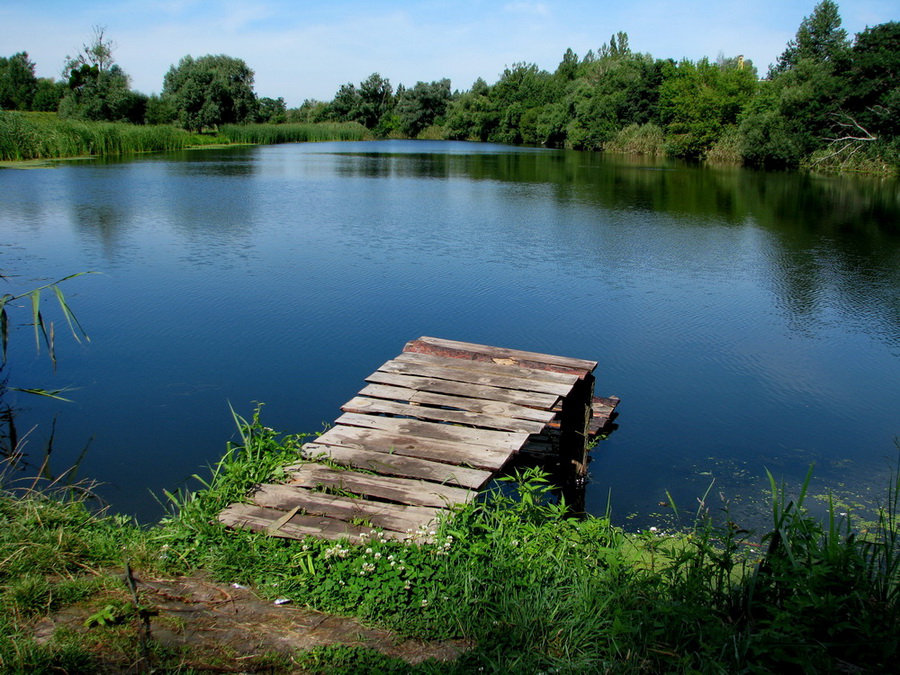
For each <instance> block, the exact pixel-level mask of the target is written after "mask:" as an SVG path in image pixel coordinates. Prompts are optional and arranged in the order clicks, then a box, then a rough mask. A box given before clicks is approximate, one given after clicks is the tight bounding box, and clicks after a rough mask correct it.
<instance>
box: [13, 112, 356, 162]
mask: <svg viewBox="0 0 900 675" xmlns="http://www.w3.org/2000/svg"><path fill="white" fill-rule="evenodd" d="M365 138H368V132H367V130H366V128H365V127H363V126H362V125H360V124H358V123H356V122H352V123H342V124H326V123H322V124H248V125H223V126H222V127H221V128H220V129H219V132H218V133H217V134H214V135H209V134H203V135H201V134H194V133H190V132H188V131H185V130H183V129H178V128H176V127H173V126H168V125H134V124H127V123H121V122H115V123H114V122H82V121H76V120H67V119H61V118H59V117H57V116H56V114H55V113H19V112H0V161H22V160H31V159H60V158H65V157H82V156H114V155H128V154H134V153H139V152H164V151H170V150H182V149H184V148H188V147H197V146H204V145H210V144H229V143H261V144H268V143H299V142H310V141H356V140H363V139H365Z"/></svg>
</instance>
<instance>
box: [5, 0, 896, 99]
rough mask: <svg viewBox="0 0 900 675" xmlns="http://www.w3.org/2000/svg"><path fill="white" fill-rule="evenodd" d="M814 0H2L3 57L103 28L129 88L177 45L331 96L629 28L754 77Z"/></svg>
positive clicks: (172, 59)
mask: <svg viewBox="0 0 900 675" xmlns="http://www.w3.org/2000/svg"><path fill="white" fill-rule="evenodd" d="M814 6H815V0H802V1H801V0H745V1H744V2H736V1H734V0H732V1H730V2H709V1H708V0H706V1H704V2H700V1H699V0H680V1H679V2H669V1H664V0H616V1H614V2H613V1H610V0H593V1H590V0H571V1H568V2H555V1H550V0H547V1H545V2H504V1H502V0H501V1H500V2H488V1H487V0H453V1H446V0H402V1H398V2H379V1H378V0H369V1H364V0H346V1H345V0H331V1H329V0H316V1H315V2H310V1H307V0H294V1H290V0H247V1H243V2H241V1H237V0H234V1H227V0H226V1H225V2H213V1H211V0H163V1H157V0H116V1H112V0H108V1H100V2H98V1H92V0H83V1H81V2H78V1H76V2H72V1H71V0H67V1H66V2H62V1H61V0H0V55H3V56H9V55H11V54H14V53H16V52H19V51H23V50H24V51H27V52H28V53H29V55H30V57H31V59H32V61H34V62H35V63H36V64H37V74H38V75H39V76H41V77H59V72H60V70H61V68H62V64H63V62H64V60H65V57H66V55H67V54H74V53H75V52H76V51H77V50H78V49H79V47H80V46H81V45H82V44H83V43H85V42H87V41H89V39H90V37H91V34H92V27H93V26H95V25H102V26H105V28H106V31H107V35H108V36H109V37H110V38H111V39H112V40H113V41H114V42H115V43H116V44H117V50H116V52H115V58H116V61H117V62H118V63H119V65H121V66H122V68H124V70H125V71H126V72H127V73H128V74H129V75H130V76H131V77H132V86H133V88H135V89H137V90H139V91H143V92H145V93H148V94H150V93H158V92H159V91H160V89H161V88H162V80H163V76H164V75H165V73H166V71H167V70H168V69H169V67H170V66H171V65H172V64H175V63H177V62H178V60H179V59H180V58H181V57H182V56H184V55H186V54H191V55H192V56H195V57H196V56H203V55H205V54H228V55H230V56H236V57H239V58H242V59H244V60H245V61H246V62H247V64H248V65H249V66H250V67H251V68H252V69H253V70H254V71H255V73H256V91H257V93H258V94H259V95H260V96H271V97H273V98H274V97H278V96H283V97H284V99H285V101H286V102H287V104H288V105H289V106H291V107H293V106H298V105H300V104H301V103H302V102H303V100H304V99H306V98H319V99H324V100H330V99H331V98H332V97H333V96H334V93H335V92H336V91H337V89H338V87H339V86H340V85H341V84H344V83H346V82H354V83H359V82H360V81H361V80H363V79H365V78H366V77H367V76H368V75H369V74H370V73H372V72H379V73H381V75H383V76H384V77H387V78H388V79H390V81H391V83H392V84H393V85H394V86H395V87H396V86H397V85H398V84H401V83H402V84H405V85H407V86H411V85H413V84H415V83H416V82H417V81H419V80H424V81H431V80H436V79H440V78H442V77H449V78H450V79H451V81H452V86H453V88H454V89H468V88H469V87H470V86H471V84H472V82H474V80H475V79H476V78H477V77H483V78H484V79H485V80H487V82H488V83H493V82H495V81H496V80H497V78H498V77H499V75H500V74H501V73H502V72H503V69H504V68H505V67H506V66H508V65H511V64H513V63H516V62H519V61H527V62H531V63H536V64H537V65H538V66H539V67H541V68H544V69H547V70H551V71H552V70H554V69H555V68H556V66H557V64H558V63H559V61H560V59H561V58H562V55H563V53H564V52H565V50H566V48H568V47H571V48H572V49H573V50H575V52H576V53H577V54H578V55H579V56H582V55H584V53H585V52H587V51H588V50H589V49H593V50H595V51H596V50H597V48H598V47H599V46H600V45H601V44H603V43H606V42H608V41H609V38H610V35H611V34H613V33H615V32H617V31H625V32H627V33H628V36H629V41H630V44H631V48H632V49H633V50H634V51H641V52H647V53H650V54H652V55H653V56H654V57H656V58H674V59H681V58H689V59H692V60H696V59H699V58H702V57H704V56H708V57H710V58H711V59H715V58H716V57H717V56H718V54H719V53H720V52H721V53H723V54H724V55H725V56H736V55H738V54H743V55H744V56H745V57H746V58H749V59H752V60H753V62H754V64H755V65H756V66H757V68H758V69H759V71H760V73H761V74H764V73H765V71H766V70H767V68H768V65H769V64H770V63H772V62H773V61H774V60H775V59H776V58H777V56H778V55H779V54H780V53H781V52H782V51H783V50H784V47H785V44H786V43H787V41H788V40H790V39H791V38H792V37H793V36H794V34H795V33H796V31H797V27H798V26H799V25H800V22H801V21H802V20H803V17H804V16H806V15H808V14H810V13H811V12H812V9H813V7H814ZM839 6H840V8H841V16H842V18H843V21H844V28H846V29H847V31H848V32H849V33H850V35H851V36H852V35H853V34H854V33H856V32H858V31H861V30H862V29H864V28H865V27H866V26H867V25H868V26H874V25H876V24H879V23H884V22H886V21H892V20H900V5H898V2H897V0H845V1H844V2H840V0H839Z"/></svg>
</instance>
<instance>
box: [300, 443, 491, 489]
mask: <svg viewBox="0 0 900 675" xmlns="http://www.w3.org/2000/svg"><path fill="white" fill-rule="evenodd" d="M303 452H304V456H305V457H306V458H307V459H312V460H315V459H317V458H318V457H319V456H321V455H324V456H325V457H328V458H330V459H331V460H332V461H334V462H336V463H338V464H341V465H343V466H350V467H353V468H355V469H362V470H364V471H374V472H376V473H380V474H384V475H387V476H399V477H400V478H418V479H421V480H426V481H430V482H432V483H440V484H446V485H455V486H458V487H463V488H468V489H470V490H478V489H480V488H481V487H483V486H484V485H486V484H487V482H488V481H489V480H490V479H491V476H492V475H493V473H492V472H491V471H484V470H482V469H470V468H468V467H463V466H453V465H451V464H441V463H440V462H431V461H428V460H427V459H419V458H418V457H404V456H402V455H388V454H386V453H383V452H373V451H371V450H362V449H358V448H347V447H342V446H338V445H316V444H314V443H307V444H306V445H304V446H303Z"/></svg>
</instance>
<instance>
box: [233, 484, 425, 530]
mask: <svg viewBox="0 0 900 675" xmlns="http://www.w3.org/2000/svg"><path fill="white" fill-rule="evenodd" d="M250 498H251V499H252V500H253V503H254V504H256V505H257V506H263V507H266V508H270V509H278V510H279V511H282V512H285V511H290V510H291V509H295V508H298V507H299V508H300V509H302V510H303V511H304V512H305V515H310V516H328V517H329V518H336V519H337V520H346V521H353V520H365V521H367V522H368V523H369V524H370V526H371V527H378V528H381V529H384V530H393V531H395V532H407V531H408V530H417V529H419V528H421V527H427V526H429V525H430V524H431V523H432V522H433V521H435V519H436V518H437V516H438V513H439V512H440V511H441V510H442V509H435V508H429V507H424V506H403V505H401V504H389V503H387V502H376V501H371V500H365V499H352V498H348V497H341V496H338V495H329V494H325V493H324V492H313V491H312V490H308V489H306V488H303V487H298V486H296V485H275V484H271V483H269V484H266V485H261V486H260V487H259V489H258V490H257V491H256V492H254V493H253V494H252V495H251V496H250Z"/></svg>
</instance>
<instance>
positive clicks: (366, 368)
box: [0, 141, 900, 528]
mask: <svg viewBox="0 0 900 675" xmlns="http://www.w3.org/2000/svg"><path fill="white" fill-rule="evenodd" d="M0 234H2V236H0V269H2V271H3V273H4V274H6V275H12V276H11V278H10V279H9V280H8V281H6V282H2V283H3V284H4V286H5V290H4V291H3V292H10V293H15V292H16V291H21V290H26V289H29V288H31V287H33V286H35V285H38V284H39V283H44V282H46V281H52V280H54V279H56V278H59V277H62V276H65V275H67V274H72V273H74V272H80V271H86V270H96V271H98V272H101V273H102V274H97V275H89V276H82V277H79V278H77V279H73V280H71V281H68V282H66V284H65V285H64V287H63V288H64V291H65V293H66V296H67V298H68V300H69V302H70V304H71V305H72V307H73V309H74V310H75V312H76V314H77V316H78V318H79V320H80V321H81V323H82V324H83V325H84V327H85V329H86V330H87V332H88V333H89V335H90V338H91V341H90V343H89V344H84V345H79V344H78V343H77V342H75V341H74V340H72V339H71V336H70V335H69V334H68V332H67V329H66V328H65V325H64V320H63V319H62V318H61V317H60V316H59V313H58V312H57V311H56V310H55V308H54V307H53V306H52V305H51V304H49V299H48V304H47V305H46V307H45V311H46V313H47V317H48V318H50V317H51V316H52V317H53V318H54V319H55V320H56V323H57V331H56V332H57V340H56V341H57V352H58V360H59V366H58V371H57V373H56V374H55V375H54V374H53V372H52V369H51V367H50V364H49V362H48V359H47V358H46V350H44V351H43V352H42V353H41V354H40V355H35V350H34V339H33V334H32V329H31V327H30V326H27V325H24V324H25V323H27V321H28V314H27V312H28V308H27V307H23V308H22V309H16V308H13V309H12V312H13V319H14V322H15V323H16V324H17V325H16V326H15V327H14V330H13V333H12V335H11V339H10V345H9V362H8V365H7V368H6V369H5V374H6V375H7V376H8V377H9V384H10V385H15V386H20V387H43V388H48V389H49V388H60V387H70V388H71V390H70V391H69V392H68V394H67V396H68V397H69V398H71V399H72V402H70V403H63V402H57V401H52V400H46V399H39V398H36V397H33V396H25V395H22V394H18V395H15V394H12V393H11V394H9V395H8V401H7V402H9V403H11V404H14V405H15V406H17V407H20V408H22V410H21V412H20V413H19V416H18V418H17V424H18V427H19V431H20V433H24V432H25V431H28V430H29V429H33V430H32V431H31V432H30V435H28V436H27V439H26V440H27V446H26V448H25V449H26V452H28V453H29V454H28V459H29V460H30V461H32V462H33V463H39V462H40V460H41V457H42V455H43V449H44V447H45V446H46V444H47V442H48V439H50V438H51V434H52V442H53V452H52V455H51V461H50V467H51V470H52V471H54V472H56V473H59V472H61V471H62V470H64V469H65V468H66V467H68V466H70V465H72V464H73V463H75V462H77V461H79V460H80V463H79V466H78V476H79V477H82V478H92V479H96V480H98V481H100V482H102V483H103V485H102V486H101V487H100V488H98V492H99V494H100V495H101V496H102V497H103V498H104V499H106V500H108V501H109V502H110V503H111V505H112V508H113V509H114V510H116V511H119V512H124V513H128V514H135V515H137V516H138V517H139V518H140V519H142V520H144V521H152V520H154V519H156V518H158V517H159V516H160V515H161V513H162V507H161V506H160V505H159V504H158V503H157V502H156V500H155V497H154V496H153V495H154V494H155V495H157V496H159V495H161V494H162V491H163V489H166V490H174V489H176V488H178V487H180V486H189V487H192V488H195V487H197V486H198V484H196V483H194V482H191V481H190V480H189V477H190V476H191V474H194V473H199V474H200V475H206V474H207V469H206V468H205V467H206V466H207V465H211V464H213V463H215V462H216V461H217V460H218V458H219V457H220V456H221V455H222V454H223V452H224V450H225V443H226V441H228V440H229V439H233V438H234V424H233V421H232V418H231V412H230V409H229V405H230V406H233V408H234V409H235V411H236V412H237V413H239V414H241V415H243V416H245V417H249V416H250V415H251V414H252V411H253V407H254V402H255V401H259V402H262V403H264V404H265V405H264V407H263V411H262V419H263V422H264V423H265V424H267V425H269V426H272V427H274V428H276V429H279V430H283V431H289V432H315V431H320V430H321V429H322V428H323V424H325V423H329V422H331V421H333V420H334V419H335V418H336V417H337V416H338V415H339V414H340V411H339V408H340V406H341V404H342V403H344V402H345V401H347V400H349V399H350V398H351V397H352V396H353V395H354V394H355V392H356V391H358V389H359V388H360V387H361V386H362V384H363V378H364V377H365V376H367V375H368V374H369V373H371V372H372V371H374V370H375V368H376V367H377V366H378V365H380V364H381V363H382V362H384V361H386V360H388V359H389V358H391V357H393V356H395V355H396V354H397V353H399V352H400V350H401V349H402V347H403V345H404V344H405V343H406V342H407V341H408V340H411V339H413V338H416V337H419V336H421V335H432V336H437V337H443V338H448V339H455V340H463V341H468V342H477V343H483V344H490V345H497V346H504V347H510V348H515V349H524V350H530V351H538V352H547V353H552V354H560V355H565V356H573V357H579V358H586V359H595V360H597V361H599V363H600V365H599V366H598V368H597V371H596V373H597V388H596V393H597V394H599V395H603V396H607V395H611V394H614V395H617V396H619V397H621V399H622V403H621V405H620V406H619V412H620V416H619V418H618V420H617V422H618V423H619V429H618V430H616V431H615V432H614V433H613V434H612V435H611V436H610V437H609V439H608V440H605V441H603V442H601V443H600V445H599V447H598V448H597V450H596V451H595V452H594V453H593V461H592V463H591V465H590V483H589V484H588V487H587V495H586V504H587V508H588V510H589V511H591V512H594V513H602V512H603V511H604V510H605V509H606V506H607V501H608V500H609V502H610V504H611V507H612V511H613V517H614V520H615V521H616V522H618V523H620V524H623V525H625V526H627V527H630V528H632V527H645V526H649V525H653V524H656V523H659V522H663V521H664V520H665V518H666V514H667V513H668V510H667V509H665V508H663V507H662V506H660V503H661V502H667V501H668V497H667V493H668V494H671V496H672V498H673V499H674V500H675V501H676V503H677V504H678V505H679V507H680V508H681V509H683V510H686V511H693V510H694V509H695V508H696V507H697V500H698V498H700V497H702V495H703V494H704V493H705V492H706V491H707V489H708V488H709V487H710V486H712V489H711V490H710V497H709V499H708V500H707V503H708V504H710V505H711V506H713V507H715V508H718V507H719V506H720V505H721V503H720V501H719V499H720V498H719V496H718V495H719V493H720V492H721V493H722V494H723V495H724V496H725V497H726V498H727V499H729V500H730V502H731V504H732V506H733V508H734V510H735V512H736V513H737V514H738V516H743V517H746V518H749V519H752V518H754V517H756V516H758V515H759V514H760V513H763V512H764V511H765V509H764V505H763V504H762V502H761V500H762V499H763V497H764V494H763V489H764V488H765V487H766V486H767V485H768V482H767V480H766V479H765V470H766V469H768V470H770V471H771V472H772V473H773V474H774V475H775V476H776V477H777V478H778V479H783V480H785V481H786V482H787V483H788V484H791V485H796V484H799V482H800V481H802V479H803V477H804V475H805V474H806V471H807V469H808V467H809V465H810V464H811V463H814V464H815V467H816V468H815V476H816V478H815V483H814V485H813V492H814V493H816V494H823V493H824V492H825V491H826V490H828V489H831V490H834V491H835V492H836V494H838V495H839V496H840V497H841V498H842V499H846V500H850V501H853V500H871V499H874V498H875V497H876V496H878V495H881V494H882V493H883V489H884V487H885V485H886V481H887V476H888V475H889V470H890V468H891V466H892V465H893V464H894V463H895V462H896V459H897V448H896V446H895V437H896V436H897V435H898V434H900V183H898V182H897V181H896V180H876V179H865V178H855V177H820V176H813V175H808V174H803V173H771V172H760V171H750V170H743V169H737V168H713V167H708V166H693V165H687V164H683V163H678V162H675V161H672V160H664V159H647V158H636V159H635V158H627V157H622V156H615V155H603V154H599V153H586V152H574V151H561V150H544V149H534V148H514V147H506V146H500V145H492V144H472V143H456V142H431V141H378V142H361V143H315V144H296V145H279V146H263V147H234V148H224V149H207V150H195V151H186V152H180V153H172V154H157V155H147V156H141V157H137V158H131V159H127V160H93V161H70V162H62V163H60V164H59V165H58V166H57V167H56V168H51V169H40V170H30V171H20V170H3V171H0ZM841 508H844V507H843V506H842V507H841Z"/></svg>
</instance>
